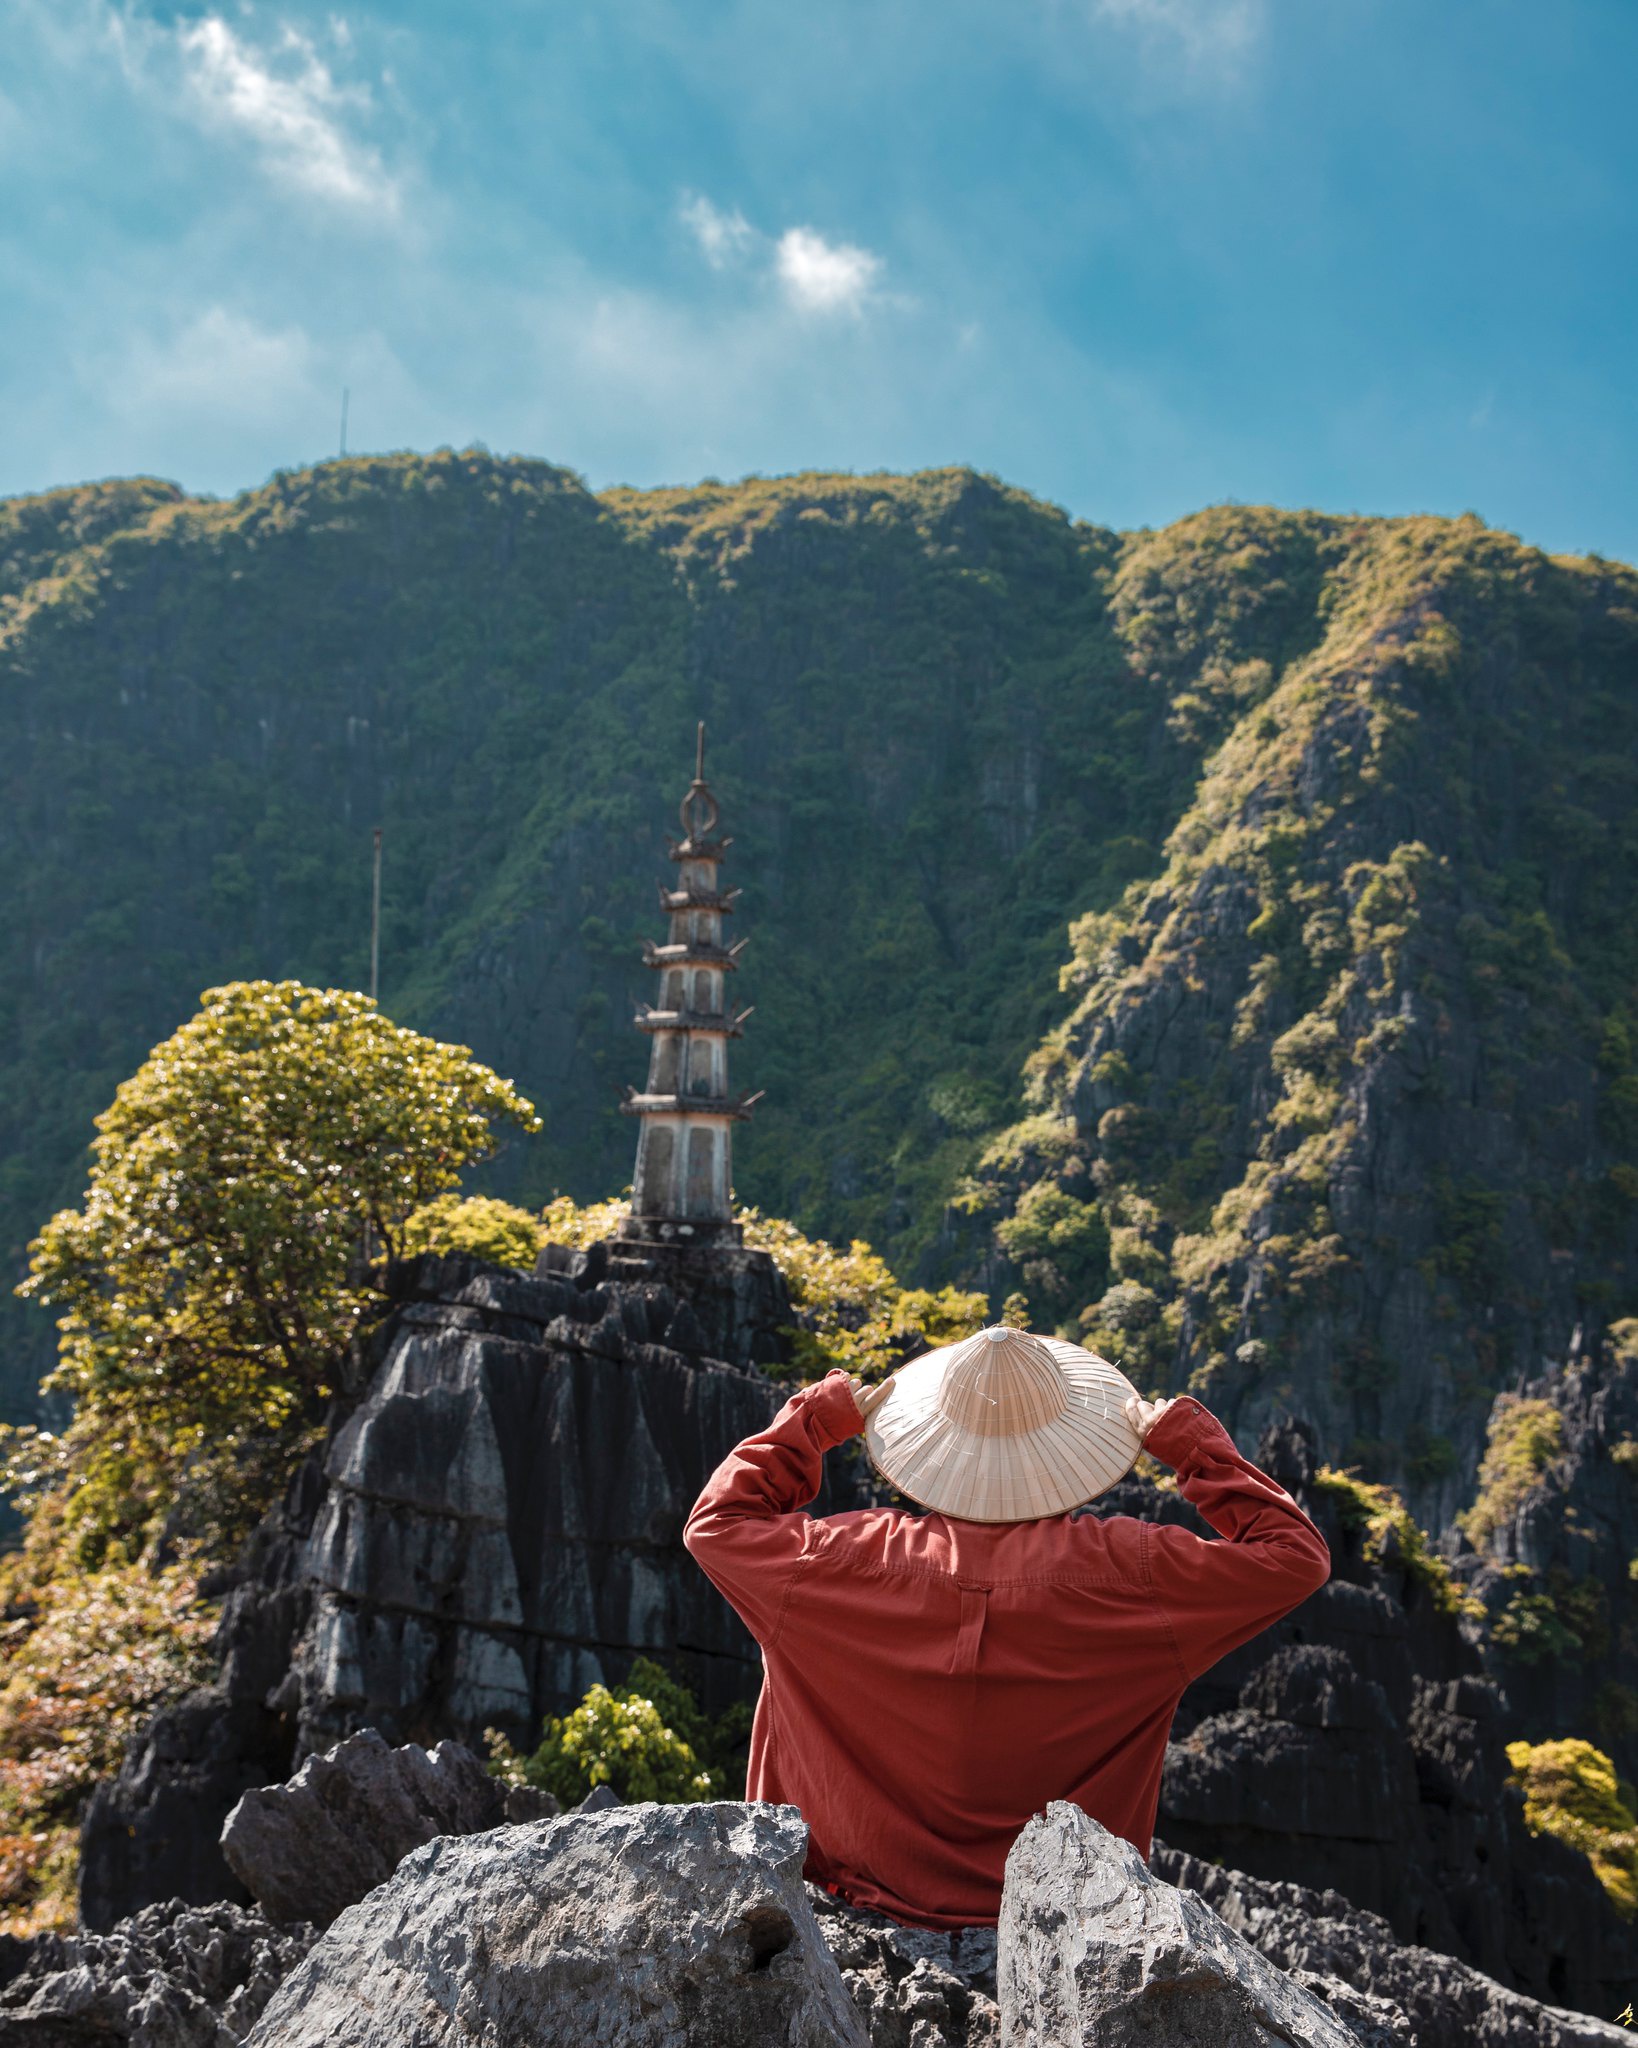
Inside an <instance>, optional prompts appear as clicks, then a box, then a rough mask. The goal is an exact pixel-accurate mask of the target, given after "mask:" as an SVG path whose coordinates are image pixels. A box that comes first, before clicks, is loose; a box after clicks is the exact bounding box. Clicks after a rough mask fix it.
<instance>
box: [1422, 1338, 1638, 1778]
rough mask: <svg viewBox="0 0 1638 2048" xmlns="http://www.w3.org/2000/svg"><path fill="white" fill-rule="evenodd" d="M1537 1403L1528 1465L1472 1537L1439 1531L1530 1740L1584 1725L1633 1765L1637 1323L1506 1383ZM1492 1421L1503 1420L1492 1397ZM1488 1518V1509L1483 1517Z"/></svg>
mask: <svg viewBox="0 0 1638 2048" xmlns="http://www.w3.org/2000/svg"><path fill="white" fill-rule="evenodd" d="M1516 1396H1517V1397H1522V1400H1523V1401H1524V1402H1525V1403H1526V1404H1530V1405H1532V1406H1537V1405H1539V1407H1540V1408H1541V1409H1543V1410H1545V1411H1549V1412H1550V1413H1551V1415H1552V1416H1553V1417H1555V1418H1556V1424H1555V1425H1554V1426H1553V1427H1552V1428H1551V1430H1550V1431H1548V1432H1543V1435H1544V1437H1546V1438H1547V1441H1545V1442H1544V1443H1543V1446H1542V1453H1541V1458H1540V1469H1539V1470H1537V1471H1535V1472H1534V1473H1533V1475H1532V1474H1531V1473H1530V1471H1529V1469H1528V1467H1527V1468H1526V1471H1525V1473H1524V1474H1523V1475H1522V1476H1523V1478H1524V1480H1525V1481H1526V1483H1524V1484H1522V1485H1520V1486H1519V1487H1518V1488H1517V1489H1516V1492H1515V1493H1510V1495H1509V1498H1508V1500H1507V1502H1506V1503H1504V1504H1503V1505H1504V1508H1505V1511H1499V1512H1498V1513H1497V1514H1496V1516H1495V1518H1494V1524H1493V1526H1488V1527H1484V1528H1482V1529H1481V1531H1480V1534H1481V1536H1482V1539H1483V1540H1482V1547H1481V1548H1480V1549H1478V1550H1475V1549H1473V1547H1472V1546H1471V1545H1470V1544H1468V1543H1467V1542H1466V1541H1464V1540H1462V1539H1460V1538H1458V1537H1457V1536H1456V1533H1455V1532H1454V1531H1452V1532H1451V1537H1452V1540H1451V1541H1450V1542H1449V1544H1448V1546H1447V1547H1448V1550H1449V1554H1450V1555H1451V1558H1452V1564H1453V1569H1454V1570H1455V1571H1456V1573H1457V1576H1458V1577H1459V1578H1460V1579H1461V1581H1462V1582H1463V1584H1464V1586H1465V1588H1466V1590H1467V1591H1468V1592H1469V1593H1471V1594H1473V1595H1474V1596H1476V1597H1477V1598H1478V1599H1480V1600H1482V1601H1483V1602H1484V1604H1485V1607H1486V1609H1487V1610H1488V1612H1489V1615H1490V1618H1491V1622H1492V1628H1491V1630H1490V1632H1489V1634H1488V1637H1487V1640H1486V1644H1485V1656H1486V1661H1487V1664H1488V1665H1489V1668H1490V1669H1491V1670H1492V1671H1493V1672H1494V1673H1495V1674H1496V1675H1497V1676H1498V1677H1499V1678H1500V1679H1501V1680H1502V1682H1503V1684H1504V1685H1505V1686H1506V1689H1507V1696H1508V1701H1509V1704H1510V1705H1511V1707H1512V1709H1513V1727H1512V1729H1511V1732H1512V1733H1514V1734H1518V1735H1524V1736H1526V1737H1528V1738H1529V1739H1530V1740H1531V1741H1536V1742H1540V1741H1545V1740H1548V1739H1549V1738H1551V1737H1554V1736H1562V1735H1568V1734H1576V1735H1583V1736H1586V1737H1587V1738H1588V1739H1590V1740H1592V1741H1594V1742H1596V1743H1597V1744H1598V1745H1599V1747H1600V1748H1602V1749H1605V1750H1607V1751H1609V1753H1610V1754H1611V1755H1612V1756H1613V1757H1614V1758H1615V1760H1616V1762H1617V1764H1618V1766H1619V1767H1620V1769H1621V1771H1622V1773H1623V1775H1625V1776H1628V1777H1634V1776H1638V1607H1635V1603H1634V1599H1633V1585H1632V1579H1631V1576H1630V1566H1631V1562H1632V1559H1633V1558H1634V1557H1635V1556H1638V1322H1635V1321H1626V1322H1621V1323H1618V1324H1616V1325H1615V1327H1614V1328H1613V1329H1612V1330H1610V1331H1609V1332H1608V1333H1606V1334H1605V1336H1604V1338H1603V1340H1602V1341H1601V1342H1599V1343H1597V1344H1591V1343H1588V1344H1584V1343H1582V1342H1581V1333H1580V1332H1579V1331H1578V1332H1577V1333H1576V1341H1575V1342H1574V1343H1573V1344H1572V1346H1571V1350H1570V1355H1569V1357H1568V1358H1567V1360H1566V1361H1565V1362H1564V1364H1563V1365H1562V1366H1561V1367H1558V1368H1556V1369H1553V1370H1549V1371H1547V1372H1544V1373H1542V1374H1540V1375H1539V1376H1537V1377H1534V1378H1531V1379H1527V1380H1525V1381H1524V1382H1523V1384H1522V1385H1521V1386H1519V1387H1518V1388H1517V1390H1516ZM1499 1408H1500V1412H1493V1415H1492V1421H1491V1433H1492V1436H1494V1435H1495V1434H1496V1433H1497V1429H1498V1425H1500V1427H1501V1428H1502V1429H1503V1430H1505V1428H1506V1414H1505V1402H1504V1403H1503V1404H1499ZM1487 1519H1488V1518H1487Z"/></svg>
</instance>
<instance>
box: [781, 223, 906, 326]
mask: <svg viewBox="0 0 1638 2048" xmlns="http://www.w3.org/2000/svg"><path fill="white" fill-rule="evenodd" d="M774 267H775V269H776V271H777V272H778V275H779V281H780V283H781V284H782V285H783V286H784V288H785V294H786V297H787V298H789V300H790V301H791V303H792V304H793V305H795V306H799V307H801V308H802V310H803V311H805V312H812V313H857V312H858V311H859V309H860V308H861V307H862V306H863V305H864V303H865V301H866V299H868V298H869V296H870V294H871V292H872V291H873V290H874V288H875V285H876V280H877V279H878V278H879V277H880V275H881V272H882V259H881V258H880V257H879V256H874V255H872V254H871V252H870V251H869V250H868V249H860V248H857V247H856V246H855V245H854V244H853V243H851V242H827V241H826V240H825V238H824V236H823V235H820V234H816V233H815V232H814V230H813V229H812V228H787V229H786V230H785V232H784V233H783V234H782V235H781V236H780V238H779V246H778V248H777V249H776V250H775V251H774Z"/></svg>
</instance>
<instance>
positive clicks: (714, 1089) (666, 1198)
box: [620, 724, 762, 1245]
mask: <svg viewBox="0 0 1638 2048" xmlns="http://www.w3.org/2000/svg"><path fill="white" fill-rule="evenodd" d="M680 815H681V818H682V832H683V836H682V837H681V839H678V840H673V842H672V844H671V849H670V851H671V858H672V859H673V860H674V861H675V862H676V863H677V868H678V873H677V882H678V885H679V886H678V887H676V888H674V889H667V888H665V887H663V886H662V887H661V890H660V903H661V906H662V908H664V909H665V910H666V911H667V912H668V914H669V916H670V920H671V925H670V932H669V935H668V936H667V939H666V942H665V944H664V945H663V946H656V945H655V944H654V943H653V941H652V940H649V941H648V942H647V943H645V945H644V947H643V963H644V965H645V966H648V967H655V968H658V969H659V973H660V1001H659V1006H658V1008H651V1007H650V1006H649V1005H648V1004H646V1003H645V1004H644V1005H643V1007H642V1008H641V1009H640V1010H639V1011H638V1013H637V1028H638V1030H639V1031H646V1032H647V1033H648V1034H649V1036H650V1039H651V1041H652V1044H651V1048H650V1053H649V1063H648V1085H647V1086H646V1087H645V1088H644V1090H643V1092H642V1094H640V1095H639V1094H638V1093H637V1092H636V1090H635V1089H632V1088H628V1089H627V1090H626V1099H625V1101H624V1102H623V1103H622V1104H621V1105H620V1106H621V1108H622V1109H624V1110H625V1111H627V1112H628V1113H629V1114H630V1115H632V1116H636V1117H640V1118H641V1119H642V1122H641V1124H640V1126H639V1128H638V1135H637V1171H636V1174H635V1176H634V1179H633V1183H632V1190H631V1215H630V1217H629V1218H628V1220H627V1221H626V1223H625V1224H624V1225H623V1226H622V1228H621V1233H620V1234H621V1236H622V1237H623V1238H628V1239H629V1238H638V1239H645V1240H648V1241H650V1242H653V1241H655V1240H659V1241H662V1242H666V1243H672V1244H677V1243H679V1242H680V1243H681V1244H684V1245H699V1244H734V1245H737V1244H738V1243H739V1242H740V1229H739V1225H738V1224H737V1223H736V1222H735V1221H734V1212H733V1205H732V1203H731V1201H730V1198H729V1186H730V1173H731V1151H730V1145H729V1137H730V1133H731V1131H732V1129H733V1126H734V1125H735V1124H736V1123H737V1122H738V1121H739V1119H740V1118H741V1117H744V1116H749V1115H750V1112H751V1105H752V1103H754V1102H757V1101H759V1100H760V1099H761V1095H762V1091H761V1090H760V1089H758V1091H757V1093H756V1094H755V1095H743V1096H735V1095H731V1094H730V1093H729V1092H728V1041H729V1039H730V1038H738V1037H739V1035H740V1032H741V1031H742V1029H743V1028H744V1024H745V1019H746V1018H747V1017H748V1016H750V1014H751V1013H750V1011H749V1010H748V1009H747V1010H738V1011H733V1012H730V1010H729V1008H728V1002H727V994H726V990H727V980H728V976H729V975H730V974H732V973H733V972H734V971H735V969H736V968H737V967H738V965H739V955H740V952H741V949H742V948H743V947H744V944H745V941H744V940H743V939H736V940H735V941H734V943H733V945H731V946H728V945H725V944H724V943H723V929H722V921H723V919H724V918H725V917H729V916H731V915H732V914H733V908H734V899H735V897H736V896H738V895H739V893H740V892H739V891H738V889H727V890H724V889H721V888H719V887H718V884H717V865H718V863H719V862H720V861H721V859H722V857H723V855H724V854H725V853H726V852H727V850H728V848H729V847H730V846H731V845H732V844H733V842H732V840H731V839H727V838H723V837H721V836H719V834H718V832H717V819H718V811H717V800H716V798H715V797H714V796H713V795H712V794H711V791H710V789H709V787H708V786H707V784H706V780H705V727H704V725H703V724H702V725H701V726H700V728H699V735H698V742H697V749H696V753H695V758H694V780H693V781H692V782H691V783H690V784H689V787H688V794H687V795H686V796H685V797H684V798H683V800H682V807H681V813H680Z"/></svg>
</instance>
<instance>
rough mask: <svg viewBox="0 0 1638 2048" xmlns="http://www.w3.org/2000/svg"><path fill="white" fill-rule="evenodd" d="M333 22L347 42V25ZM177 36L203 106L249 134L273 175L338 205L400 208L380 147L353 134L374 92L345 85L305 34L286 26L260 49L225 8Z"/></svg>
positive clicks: (215, 120)
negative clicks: (354, 120) (352, 125)
mask: <svg viewBox="0 0 1638 2048" xmlns="http://www.w3.org/2000/svg"><path fill="white" fill-rule="evenodd" d="M336 28H337V29H339V30H340V31H341V33H339V34H336V40H337V41H338V42H340V43H341V44H342V46H343V47H345V46H346V43H347V40H348V37H347V35H346V32H345V25H344V24H337V25H336ZM332 33H333V34H334V33H335V29H333V30H332ZM175 34H176V41H177V47H178V49H179V50H180V53H181V57H182V62H183V68H184V75H185V77H186V81H187V85H188V89H189V92H190V94H191V96H192V99H193V103H194V106H195V108H196V110H197V111H198V113H199V114H200V115H201V116H202V117H203V118H204V120H205V121H206V122H207V123H209V124H210V125H211V126H213V127H217V128H220V129H223V130H226V131H229V132H237V133H239V134H241V135H243V136H245V137H247V138H248V139H249V140H250V141H251V142H252V143H253V144H255V146H256V148H257V150H258V152H259V153H260V155H261V158H262V161H263V163H264V165H265V167H266V169H267V170H268V172H269V173H270V174H271V175H272V176H273V177H274V178H276V179H278V180H279V181H280V182H281V183H284V184H287V185H292V186H295V187H296V188H297V189H298V190H301V191H303V192H306V193H309V194H311V195H312V196H313V197H314V198H317V199H321V200H325V201H327V202H328V203H330V204H332V205H336V206H342V207H347V208H350V209H354V210H357V211H361V212H373V213H379V214H387V215H393V214H396V212H397V211H398V205H399V192H398V186H397V184H396V182H395V180H394V179H393V178H392V177H391V176H390V175H389V174H388V172H387V169H386V167H385V165H384V164H383V163H382V161H381V156H380V152H379V151H378V150H376V149H375V148H374V147H373V146H371V145H370V144H368V143H365V142H361V141H360V140H359V139H358V138H357V137H356V136H355V135H353V134H351V133H350V132H349V127H348V122H349V117H351V116H353V115H356V114H357V113H359V112H361V111H365V110H367V109H368V107H369V104H370V98H369V94H368V92H367V91H366V90H365V89H364V88H363V87H362V86H356V85H342V84H340V83H339V82H338V81H337V79H336V77H335V74H334V73H333V72H332V71H331V69H330V67H329V65H328V64H326V63H325V61H324V60H323V58H322V57H321V56H320V55H319V53H318V50H317V48H316V47H315V45H314V44H313V42H312V41H311V40H310V39H309V38H308V37H307V36H305V35H303V34H301V32H300V31H299V30H297V29H294V28H289V27H286V28H285V30H284V31H283V33H282V35H281V36H280V37H279V39H278V41H277V43H276V44H275V45H274V46H273V48H271V49H259V48H257V47H256V46H254V45H253V44H251V43H250V42H249V41H248V40H246V39H245V38H244V37H243V36H241V35H240V34H238V33H237V32H236V31H235V30H234V29H233V28H232V27H231V26H230V25H229V24H228V23H227V22H226V21H224V20H223V19H222V17H221V16H220V15H219V14H207V15H205V16H203V17H202V18H201V19H200V20H197V21H192V22H185V23H183V24H181V25H180V26H179V27H178V28H177V30H176V31H175Z"/></svg>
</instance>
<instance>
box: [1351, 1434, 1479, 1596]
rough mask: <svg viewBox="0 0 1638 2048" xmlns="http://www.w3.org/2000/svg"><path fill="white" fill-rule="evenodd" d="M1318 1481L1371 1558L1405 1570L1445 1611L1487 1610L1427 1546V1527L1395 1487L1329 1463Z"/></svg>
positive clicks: (1371, 1561) (1383, 1565) (1373, 1562)
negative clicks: (1423, 1526) (1464, 1590)
mask: <svg viewBox="0 0 1638 2048" xmlns="http://www.w3.org/2000/svg"><path fill="white" fill-rule="evenodd" d="M1314 1485H1315V1488H1316V1490H1317V1491H1318V1492H1320V1493H1321V1494H1324V1495H1326V1496H1328V1497H1329V1499H1330V1500H1331V1501H1332V1502H1333V1503H1334V1504H1335V1506H1336V1509H1337V1513H1338V1515H1339V1516H1340V1518H1341V1521H1342V1526H1343V1528H1344V1529H1349V1530H1353V1531H1355V1532H1357V1533H1358V1535H1359V1537H1360V1549H1361V1552H1362V1554H1363V1556H1364V1558H1365V1561H1366V1563H1367V1564H1371V1565H1375V1566H1378V1567H1380V1568H1384V1569H1388V1570H1397V1571H1402V1572H1403V1573H1404V1574H1405V1575H1406V1577H1407V1578H1409V1579H1410V1580H1411V1581H1412V1582H1413V1583H1414V1584H1415V1585H1418V1586H1420V1587H1421V1588H1422V1589H1423V1590H1424V1591H1425V1592H1426V1594H1427V1595H1428V1598H1429V1599H1430V1600H1431V1601H1432V1603H1433V1605H1434V1606H1435V1607H1436V1608H1437V1609H1438V1610H1439V1612H1440V1613H1441V1614H1451V1615H1456V1614H1471V1613H1475V1612H1482V1611H1483V1610H1482V1609H1481V1608H1480V1607H1479V1604H1478V1602H1476V1601H1475V1600H1473V1599H1472V1597H1471V1596H1470V1595H1468V1594H1465V1593H1463V1592H1462V1591H1461V1590H1460V1588H1459V1587H1458V1586H1457V1584H1456V1582H1455V1580H1454V1579H1453V1578H1452V1576H1451V1571H1450V1566H1449V1565H1448V1564H1446V1563H1445V1561H1444V1559H1443V1558H1442V1557H1440V1556H1439V1555H1438V1554H1437V1553H1436V1552H1435V1551H1433V1550H1431V1549H1430V1548H1429V1547H1428V1539H1427V1533H1426V1531H1425V1530H1423V1529H1422V1527H1421V1526H1420V1524H1418V1523H1417V1522H1416V1521H1415V1519H1414V1518H1413V1517H1412V1515H1411V1513H1410V1510H1409V1509H1408V1508H1407V1507H1406V1506H1405V1503H1404V1502H1403V1501H1402V1500H1401V1499H1400V1497H1399V1495H1398V1494H1397V1493H1395V1492H1394V1490H1393V1489H1392V1487H1389V1486H1379V1485H1376V1484H1373V1483H1372V1482H1371V1481H1369V1480H1365V1479H1361V1478H1359V1477H1358V1476H1357V1475H1356V1474H1354V1473H1352V1472H1339V1471H1337V1470H1336V1468H1335V1467H1334V1466H1331V1465H1322V1466H1321V1467H1320V1468H1319V1470H1318V1471H1317V1472H1316V1473H1315V1475H1314Z"/></svg>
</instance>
